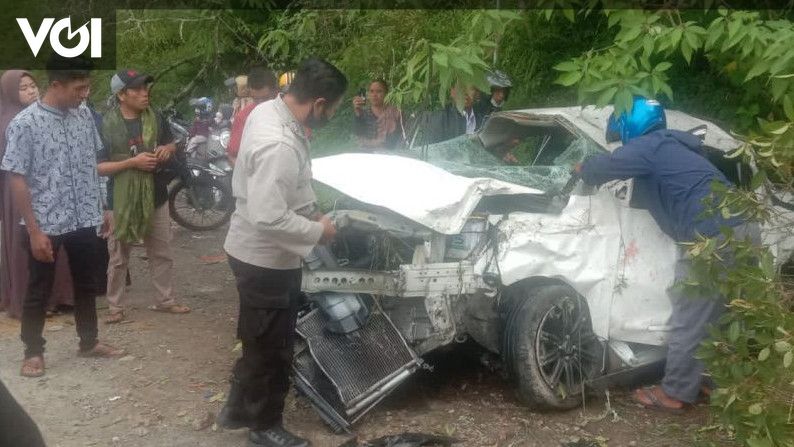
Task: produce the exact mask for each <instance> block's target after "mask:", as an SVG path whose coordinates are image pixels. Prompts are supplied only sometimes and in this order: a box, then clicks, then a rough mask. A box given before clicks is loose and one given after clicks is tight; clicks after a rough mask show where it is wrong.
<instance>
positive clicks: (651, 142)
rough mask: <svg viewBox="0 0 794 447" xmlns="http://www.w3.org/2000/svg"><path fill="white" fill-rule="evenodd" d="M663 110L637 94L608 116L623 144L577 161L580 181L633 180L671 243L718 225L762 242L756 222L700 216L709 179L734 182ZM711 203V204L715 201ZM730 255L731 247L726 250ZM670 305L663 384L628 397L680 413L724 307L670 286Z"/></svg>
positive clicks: (683, 271) (681, 272)
mask: <svg viewBox="0 0 794 447" xmlns="http://www.w3.org/2000/svg"><path fill="white" fill-rule="evenodd" d="M666 127H667V123H666V118H665V114H664V109H663V108H662V106H661V105H660V104H659V103H658V102H657V101H654V100H649V99H646V98H642V97H635V98H634V102H633V107H632V109H631V111H629V112H626V113H623V114H621V115H620V116H615V114H614V113H613V115H612V116H611V117H610V119H609V124H608V126H607V140H608V141H616V140H618V139H620V140H621V141H622V142H623V146H622V147H620V148H618V149H616V150H615V151H614V152H613V153H611V154H599V155H596V156H593V157H591V158H589V159H587V160H586V161H585V162H584V163H582V164H581V165H579V166H577V171H578V172H579V173H580V174H581V176H582V180H583V181H584V182H585V183H587V184H589V185H595V186H598V185H601V184H604V183H606V182H609V181H611V180H618V179H620V180H625V179H629V178H633V179H634V192H633V200H634V201H635V203H637V204H638V205H641V206H642V207H643V208H647V209H648V211H649V212H650V213H651V215H652V216H653V217H654V219H655V220H656V222H657V223H658V224H659V227H660V228H661V229H662V230H663V231H664V232H665V233H667V234H668V235H669V236H670V237H671V238H673V240H675V241H676V242H691V241H695V240H697V239H698V236H705V237H723V236H722V235H721V232H720V229H721V228H723V227H732V228H733V234H734V237H735V238H737V239H743V238H745V237H748V238H750V239H751V240H753V241H754V242H755V243H760V235H759V231H758V227H757V225H756V224H752V223H748V222H745V221H744V220H743V219H741V218H738V217H732V218H730V219H724V218H723V217H722V215H721V213H710V214H711V215H706V214H705V213H704V212H705V211H706V203H705V202H708V200H709V199H708V197H709V196H710V194H711V185H712V183H713V182H715V181H716V182H720V183H723V184H725V185H726V186H728V187H729V188H732V187H733V185H732V184H731V183H730V182H729V181H728V179H727V178H726V177H725V175H723V174H722V172H720V171H719V170H718V169H717V168H716V167H715V166H714V165H713V164H711V162H709V161H708V160H707V159H706V158H705V157H704V156H703V152H702V148H701V140H700V138H699V137H697V136H696V135H693V134H691V133H688V132H682V131H678V130H668V129H667V128H666ZM715 205H716V203H715ZM727 257H728V259H730V254H728V256H727ZM690 266H691V261H690V260H689V259H687V258H686V257H685V256H683V253H682V256H681V257H680V260H679V261H678V263H677V264H676V268H675V279H676V282H678V281H681V280H685V279H687V277H688V276H689V270H690ZM670 298H671V301H672V304H673V309H672V314H671V316H670V322H669V325H670V333H669V335H668V353H667V364H666V366H665V374H664V378H663V379H662V384H661V386H655V387H650V388H641V389H638V390H636V391H635V393H634V399H635V400H637V401H638V402H639V403H641V404H643V405H644V406H645V407H647V408H653V409H658V410H663V411H668V412H674V413H675V412H681V411H683V410H684V407H685V406H686V405H688V404H692V403H694V402H695V401H696V400H697V397H698V394H699V393H700V392H701V390H703V391H704V392H707V389H708V388H707V387H704V385H703V382H702V380H703V377H702V376H703V372H704V369H705V368H704V365H703V363H702V362H701V361H700V360H698V359H696V358H695V354H696V351H697V348H698V346H699V345H700V343H701V341H702V340H703V339H704V338H705V337H706V335H707V329H708V326H709V324H711V323H714V322H716V320H717V318H718V317H719V316H720V314H721V313H722V312H723V310H724V308H725V306H724V298H723V297H721V296H719V294H718V293H716V292H715V296H714V297H713V299H708V298H706V299H704V298H702V297H697V298H695V297H687V296H681V295H680V294H678V293H675V292H672V293H671V296H670Z"/></svg>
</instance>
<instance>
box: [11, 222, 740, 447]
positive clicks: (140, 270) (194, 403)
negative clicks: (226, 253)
mask: <svg viewBox="0 0 794 447" xmlns="http://www.w3.org/2000/svg"><path fill="white" fill-rule="evenodd" d="M174 229H175V241H174V250H175V256H176V283H175V289H176V291H177V295H178V297H179V300H180V301H181V302H183V303H184V304H187V305H189V306H191V307H192V308H193V311H192V312H191V313H190V314H187V315H180V316H174V315H165V314H159V313H154V312H151V311H148V310H146V306H147V305H149V304H151V301H152V295H153V288H152V286H151V283H150V282H149V281H148V279H147V277H148V273H147V270H146V263H145V258H144V254H145V253H144V251H143V250H142V249H136V251H135V252H134V255H133V258H134V259H133V261H132V268H131V272H132V281H133V285H132V286H131V287H130V288H129V294H128V299H129V301H128V302H129V303H130V304H131V305H132V306H133V309H132V310H131V311H130V312H128V316H129V317H130V319H131V321H130V322H128V323H126V324H120V325H113V326H107V325H104V324H103V323H100V337H101V339H102V340H104V341H107V342H110V343H112V344H114V345H116V346H119V347H123V348H126V349H127V350H128V352H129V355H128V356H126V357H124V358H122V359H119V360H87V359H81V358H78V357H76V356H75V353H76V349H77V338H76V334H75V331H74V323H73V318H72V316H71V315H70V314H65V315H58V316H55V317H52V318H51V319H49V320H48V321H47V325H46V328H45V336H46V338H47V339H48V344H47V353H46V362H47V375H46V376H44V377H43V378H38V379H25V378H22V377H20V376H19V373H18V372H19V363H20V360H21V356H22V345H21V342H20V341H19V323H18V322H17V321H15V320H11V319H9V318H6V317H5V315H4V314H3V315H0V379H2V380H3V382H5V383H6V385H7V386H8V388H9V389H10V390H11V392H12V393H13V394H14V395H15V396H16V398H17V399H18V400H19V401H20V402H21V403H22V405H23V406H24V407H25V408H26V409H27V410H28V411H29V413H30V414H31V416H32V417H33V419H34V420H36V422H37V423H38V424H39V426H40V428H41V430H42V432H43V434H44V437H45V439H46V441H47V443H48V445H49V446H60V447H72V446H79V447H83V446H191V447H192V446H238V445H239V446H243V445H245V440H246V432H245V430H238V431H223V430H219V429H217V427H215V426H213V424H212V421H213V419H214V415H215V414H216V413H217V412H218V410H219V409H220V407H221V405H222V402H223V399H224V397H225V395H224V393H225V392H226V391H227V390H228V384H227V378H228V375H229V371H230V369H231V365H232V363H233V362H234V360H235V358H236V357H237V355H238V353H237V352H234V348H235V344H236V343H235V339H234V329H235V325H236V312H237V295H236V291H235V288H234V281H233V277H232V274H231V272H230V270H229V268H228V265H227V264H226V262H225V260H222V256H218V255H222V249H221V245H222V241H223V237H224V235H225V229H221V230H218V231H215V232H208V233H192V232H189V231H187V230H184V229H182V228H179V227H176V226H175V227H174ZM99 307H100V310H99V312H100V317H101V316H102V315H103V314H104V313H105V311H106V310H105V309H106V303H105V302H104V301H103V300H101V299H100V300H99ZM429 361H430V363H431V364H433V365H434V367H435V368H434V371H433V372H432V373H431V372H421V373H420V374H418V375H417V376H415V377H413V378H412V379H411V380H410V381H409V382H407V383H405V384H403V385H402V386H401V387H400V388H399V389H398V390H397V391H396V392H395V393H394V394H393V395H392V396H390V397H389V398H387V399H386V400H385V401H384V402H383V403H381V404H380V405H379V406H378V407H376V408H375V409H374V410H373V411H372V412H370V413H369V414H368V415H366V416H365V417H364V418H363V419H362V421H360V422H359V423H358V424H357V425H356V427H355V429H356V431H357V433H356V434H357V435H358V437H359V439H361V440H366V439H371V438H375V437H379V436H383V435H388V434H398V433H401V432H406V431H409V432H425V433H435V434H445V435H451V436H453V437H456V438H458V439H460V440H462V443H461V444H460V445H465V446H478V447H479V446H482V447H485V446H499V447H507V446H516V447H518V446H527V447H530V446H537V447H546V446H560V445H563V446H576V447H589V446H599V447H603V446H609V447H614V446H643V447H652V446H653V447H656V446H658V447H662V446H689V445H718V446H725V445H731V444H730V443H728V442H727V441H726V440H724V439H720V437H721V436H720V434H719V433H718V432H717V431H716V430H715V429H714V425H713V422H712V421H711V418H710V416H709V410H708V408H706V407H703V406H701V407H698V408H695V409H694V410H692V411H691V412H689V413H687V414H686V415H685V416H669V415H660V414H655V413H653V414H650V413H648V412H646V411H644V410H643V409H641V408H638V407H637V406H636V405H634V404H633V403H632V402H631V400H630V399H629V398H628V396H627V394H626V392H625V391H613V392H612V393H611V399H610V403H611V410H612V411H607V401H606V399H605V398H604V397H603V396H602V397H592V398H589V399H588V401H587V405H586V406H585V407H584V408H580V409H577V410H572V411H569V412H564V413H553V414H539V413H533V412H530V411H528V410H527V409H526V408H524V407H522V406H521V404H520V403H519V402H518V401H517V400H516V399H515V398H514V395H513V390H512V388H511V386H510V384H508V383H505V382H504V380H503V379H502V378H501V377H500V375H499V374H498V373H494V372H491V371H490V370H489V369H487V368H486V367H485V366H482V365H480V364H479V362H477V361H476V359H475V356H470V355H465V354H463V353H461V352H459V351H455V350H452V351H450V352H445V353H441V354H439V355H437V356H434V357H433V358H432V359H429ZM286 425H287V426H288V428H291V429H293V430H294V431H295V432H297V433H298V434H300V435H303V436H305V437H307V438H309V439H310V440H311V441H312V442H313V445H315V446H318V447H337V446H339V445H340V444H342V443H343V442H345V441H347V440H349V439H350V437H351V436H350V435H345V436H342V435H335V434H333V433H331V432H330V431H329V430H328V429H327V428H326V426H325V425H324V424H323V423H322V421H321V420H320V418H319V417H318V416H317V415H316V414H315V413H314V412H313V411H312V409H311V407H310V406H309V404H308V403H307V401H306V400H305V399H304V398H302V397H296V396H295V395H294V394H291V395H290V397H289V399H288V402H287V412H286ZM20 447H23V446H20Z"/></svg>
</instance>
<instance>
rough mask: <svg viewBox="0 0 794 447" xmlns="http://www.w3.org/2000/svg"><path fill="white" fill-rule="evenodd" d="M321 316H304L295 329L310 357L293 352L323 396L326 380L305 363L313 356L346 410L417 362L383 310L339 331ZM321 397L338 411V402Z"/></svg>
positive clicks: (299, 367)
mask: <svg viewBox="0 0 794 447" xmlns="http://www.w3.org/2000/svg"><path fill="white" fill-rule="evenodd" d="M324 327H325V321H324V320H323V317H322V315H321V314H320V312H319V311H318V310H314V311H312V312H310V313H309V314H308V315H306V316H305V317H303V318H302V319H301V320H300V321H299V322H298V325H297V328H296V330H297V332H298V334H299V335H301V337H303V338H304V340H305V341H306V343H307V344H308V347H309V350H310V351H311V357H309V356H308V355H305V352H304V353H302V354H303V355H298V356H297V357H296V359H295V367H296V369H297V370H299V371H301V372H302V373H303V374H304V377H305V378H306V380H307V381H309V382H310V383H311V385H312V386H313V387H314V388H315V389H317V390H318V392H320V394H322V395H327V393H328V391H329V390H328V387H327V383H328V382H327V381H326V383H323V380H322V379H324V377H320V375H318V374H317V373H318V371H316V369H315V368H312V365H309V364H308V363H307V362H308V361H309V360H310V358H313V359H314V360H315V361H316V365H315V367H319V369H321V370H322V372H323V373H324V375H325V378H327V379H326V380H330V382H331V383H332V384H333V385H334V386H335V387H336V389H337V391H338V398H339V400H340V401H341V404H342V405H344V406H345V407H346V408H345V409H346V410H347V413H348V414H349V413H350V411H349V409H350V407H352V406H354V405H356V404H357V403H359V402H361V401H362V400H364V399H366V398H368V397H369V396H371V395H372V394H377V391H378V388H379V387H380V386H381V385H383V384H384V383H385V382H388V380H390V379H391V378H393V377H394V376H395V375H397V374H398V373H400V372H402V371H404V370H406V369H413V368H415V367H416V366H418V364H419V361H418V359H417V358H416V357H415V356H414V354H413V352H412V351H411V349H410V348H409V347H408V345H407V344H406V343H405V340H404V339H403V338H402V336H401V335H400V333H399V332H398V331H397V329H396V328H395V327H394V325H393V324H392V323H391V322H390V321H389V320H388V318H386V316H385V315H383V314H381V313H379V312H374V313H373V314H372V315H371V316H370V319H369V321H368V322H367V324H366V325H365V326H364V327H363V328H361V329H359V330H358V331H355V332H353V333H351V334H347V335H340V334H334V333H329V332H328V331H326V330H325V328H324ZM326 400H327V401H328V403H330V404H331V406H333V407H336V409H337V410H339V408H338V405H339V402H338V401H337V402H333V400H335V399H328V397H327V396H326Z"/></svg>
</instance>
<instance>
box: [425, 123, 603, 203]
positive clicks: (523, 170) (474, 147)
mask: <svg viewBox="0 0 794 447" xmlns="http://www.w3.org/2000/svg"><path fill="white" fill-rule="evenodd" d="M542 148H543V143H542V139H540V138H527V139H525V140H524V142H522V143H520V144H519V145H517V146H516V147H514V148H513V149H512V152H513V153H515V154H516V157H515V158H516V159H517V160H516V161H517V162H518V164H508V163H507V162H505V161H503V160H502V159H501V158H500V157H498V156H496V155H494V154H493V153H491V152H489V151H488V150H486V149H485V148H484V147H483V145H482V143H481V142H480V140H479V139H478V138H472V137H471V136H467V135H463V136H460V137H457V138H453V139H451V140H448V141H444V142H441V143H436V144H431V145H428V146H425V147H422V148H419V156H420V158H422V159H424V160H425V161H427V162H428V163H431V164H433V165H435V166H438V167H440V168H442V169H444V170H446V171H448V172H451V173H453V174H456V175H460V176H463V177H485V178H493V179H497V180H503V181H506V182H510V183H515V184H517V185H523V186H528V187H530V188H536V189H540V190H542V191H545V192H548V193H552V194H553V193H556V192H559V191H560V190H561V189H562V188H563V187H564V186H565V184H566V183H567V182H568V179H570V177H571V171H572V170H573V167H574V166H575V165H576V164H577V163H579V162H581V161H583V160H584V159H586V158H587V157H589V156H591V155H594V154H597V153H600V152H603V150H602V149H601V147H600V146H598V145H597V144H596V143H594V142H592V141H590V140H588V139H587V138H583V137H582V138H577V139H574V140H573V141H572V142H571V143H570V144H569V145H568V146H567V147H565V149H564V150H562V152H560V153H559V155H557V156H556V157H554V158H553V159H552V163H551V164H547V165H540V164H533V163H535V162H537V160H543V159H546V157H541V155H543V154H542V153H541V152H542V150H543V149H542ZM539 151H540V152H539Z"/></svg>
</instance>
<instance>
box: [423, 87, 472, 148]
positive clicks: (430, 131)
mask: <svg viewBox="0 0 794 447" xmlns="http://www.w3.org/2000/svg"><path fill="white" fill-rule="evenodd" d="M459 95H460V96H459ZM478 95H479V92H478V91H477V90H476V89H475V88H474V87H471V86H469V87H465V88H463V87H462V86H460V85H458V86H456V87H453V88H452V90H451V91H450V98H451V101H450V103H449V104H448V105H447V107H445V108H444V109H443V110H436V111H434V112H430V113H429V114H428V115H427V117H423V116H420V117H419V119H418V121H417V122H416V123H415V125H419V126H423V129H422V133H423V134H424V136H423V137H422V138H421V140H420V141H421V144H434V143H440V142H442V141H447V140H451V139H452V138H455V137H459V136H461V135H471V134H473V133H475V132H476V131H477V130H478V129H479V128H480V125H481V124H482V118H483V117H482V116H480V115H479V113H478V111H477V110H475V108H474V104H475V103H476V102H477V101H478ZM424 120H426V122H425V121H424Z"/></svg>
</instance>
